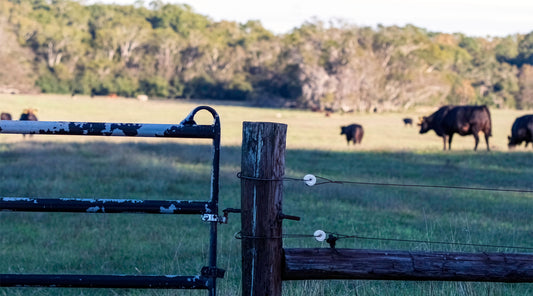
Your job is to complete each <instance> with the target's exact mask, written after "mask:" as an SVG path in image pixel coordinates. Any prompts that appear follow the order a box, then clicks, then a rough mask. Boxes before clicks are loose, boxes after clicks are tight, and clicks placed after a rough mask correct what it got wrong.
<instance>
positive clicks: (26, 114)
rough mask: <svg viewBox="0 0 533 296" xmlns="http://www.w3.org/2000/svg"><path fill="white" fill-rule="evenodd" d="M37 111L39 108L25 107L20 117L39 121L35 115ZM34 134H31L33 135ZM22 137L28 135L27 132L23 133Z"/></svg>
mask: <svg viewBox="0 0 533 296" xmlns="http://www.w3.org/2000/svg"><path fill="white" fill-rule="evenodd" d="M36 112H37V110H35V109H31V108H28V109H24V111H22V114H20V119H19V120H30V121H37V120H38V119H37V116H36V115H35V113H36ZM31 136H32V135H30V137H31ZM22 137H24V138H25V137H26V134H22Z"/></svg>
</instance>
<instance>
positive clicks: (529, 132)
mask: <svg viewBox="0 0 533 296" xmlns="http://www.w3.org/2000/svg"><path fill="white" fill-rule="evenodd" d="M36 112H37V110H35V109H31V108H28V109H24V110H23V111H22V114H21V115H20V118H19V120H33V121H37V120H38V119H37V116H36ZM0 119H1V120H12V117H11V114H10V113H7V112H2V113H1V114H0ZM402 120H403V123H404V125H406V126H407V125H412V124H413V120H412V119H411V118H403V119H402ZM418 126H420V134H425V133H427V132H428V131H430V130H433V131H435V133H436V134H437V136H439V137H441V138H442V144H443V149H444V150H446V143H448V150H451V148H452V138H453V135H454V134H456V133H457V134H459V135H461V136H466V135H473V136H474V140H475V145H474V150H477V146H478V144H479V133H480V132H483V134H484V138H485V143H486V145H487V151H490V146H489V137H491V136H492V121H491V117H490V111H489V109H488V108H487V106H450V105H448V106H443V107H440V108H439V109H438V110H437V111H435V112H434V113H433V114H431V115H429V116H424V117H422V118H420V121H419V123H418ZM341 135H345V136H346V142H347V143H348V145H349V144H350V141H351V142H353V144H354V145H355V144H361V142H362V140H363V135H364V129H363V126H361V125H360V124H355V123H354V124H350V125H347V126H341ZM507 138H508V140H509V142H508V146H509V148H513V147H515V146H516V145H521V144H522V142H525V143H526V147H527V145H528V144H529V143H532V144H531V146H532V147H533V114H532V115H524V116H522V117H518V118H516V120H515V121H514V123H513V125H512V127H511V135H510V136H508V137H507Z"/></svg>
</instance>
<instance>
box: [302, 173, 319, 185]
mask: <svg viewBox="0 0 533 296" xmlns="http://www.w3.org/2000/svg"><path fill="white" fill-rule="evenodd" d="M304 182H305V185H307V186H313V185H315V184H316V177H315V176H314V175H311V174H308V175H305V176H304Z"/></svg>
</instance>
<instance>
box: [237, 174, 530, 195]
mask: <svg viewBox="0 0 533 296" xmlns="http://www.w3.org/2000/svg"><path fill="white" fill-rule="evenodd" d="M315 177H316V178H317V179H321V180H324V181H323V182H318V183H315V184H314V185H315V186H316V185H324V184H355V185H369V186H394V187H415V188H439V189H458V190H477V191H494V192H515V193H533V190H527V189H500V188H488V187H468V186H447V185H422V184H399V183H380V182H360V181H342V180H331V179H328V178H325V177H321V176H315ZM237 178H240V179H247V180H255V181H300V182H306V181H309V180H306V179H303V178H290V177H281V178H279V179H263V178H256V177H249V176H243V175H242V173H241V172H239V173H237Z"/></svg>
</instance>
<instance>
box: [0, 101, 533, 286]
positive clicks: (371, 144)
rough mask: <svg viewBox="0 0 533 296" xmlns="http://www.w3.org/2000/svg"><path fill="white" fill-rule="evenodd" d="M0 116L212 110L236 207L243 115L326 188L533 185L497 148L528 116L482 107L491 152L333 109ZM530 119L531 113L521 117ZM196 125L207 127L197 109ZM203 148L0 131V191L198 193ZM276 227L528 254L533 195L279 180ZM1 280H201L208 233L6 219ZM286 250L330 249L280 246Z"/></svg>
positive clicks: (65, 218) (205, 185) (172, 226)
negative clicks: (55, 276)
mask: <svg viewBox="0 0 533 296" xmlns="http://www.w3.org/2000/svg"><path fill="white" fill-rule="evenodd" d="M0 102H1V104H0V111H2V112H10V113H12V115H13V117H14V118H15V117H18V115H19V114H20V112H21V111H22V109H24V108H28V107H32V108H36V109H38V110H39V113H38V117H39V119H40V120H46V121H98V122H131V123H178V122H180V121H181V120H182V119H183V118H184V117H185V116H186V115H187V114H188V113H189V112H190V111H191V110H192V109H193V108H194V107H196V106H198V105H204V104H208V105H210V106H212V107H214V108H215V109H216V110H217V112H218V113H219V114H220V118H221V123H222V145H223V147H222V151H221V175H220V177H221V184H220V208H221V209H224V208H228V207H233V208H239V207H240V181H239V179H238V178H237V177H236V174H237V173H238V172H239V171H240V155H241V150H240V144H241V131H242V122H243V121H270V122H282V123H286V124H288V134H287V155H286V176H287V177H291V178H302V177H303V176H304V175H306V174H314V175H317V176H322V177H326V178H329V179H333V180H345V181H362V182H379V183H402V184H425V185H446V186H468V187H485V188H500V189H523V190H533V182H532V181H533V149H531V147H529V149H526V148H524V147H518V148H517V149H514V150H513V151H509V150H508V148H507V135H508V134H509V133H510V127H511V124H512V122H513V121H514V119H515V118H516V117H518V116H520V115H523V114H526V113H527V112H524V111H515V110H491V112H492V120H493V137H492V138H491V149H492V150H493V151H492V152H487V151H486V150H485V144H484V143H483V142H482V143H480V147H479V149H478V150H479V151H478V152H473V151H472V149H473V145H474V144H473V142H474V140H473V137H472V136H468V137H459V136H455V138H454V142H453V145H452V147H453V148H452V149H453V150H452V151H447V152H443V151H442V150H441V149H442V141H441V139H440V138H438V137H437V136H436V135H435V134H434V133H433V132H430V133H428V134H425V135H420V134H419V133H418V129H417V128H416V127H404V126H403V123H402V121H401V119H402V118H403V117H406V116H409V117H413V118H414V119H415V121H416V118H418V117H419V116H422V115H429V114H430V113H431V112H433V111H434V110H435V109H436V108H435V109H431V108H429V109H428V108H425V109H423V110H422V109H421V110H416V111H410V112H406V113H385V114H357V113H355V114H349V115H347V114H345V115H340V114H333V115H332V116H330V117H326V116H324V114H322V113H311V112H305V111H297V110H277V109H260V108H250V107H246V106H242V105H237V104H235V105H232V104H222V103H221V102H198V101H150V102H144V103H143V102H139V101H136V100H131V99H130V100H128V99H109V98H94V99H91V98H88V97H75V98H71V97H70V96H46V95H39V96H10V95H9V96H7V95H4V96H2V95H0ZM529 113H531V112H529ZM198 118H199V121H200V122H199V123H204V124H210V123H211V119H210V115H209V114H208V113H207V112H202V113H199V114H198ZM350 123H360V124H362V125H363V126H364V128H365V136H364V139H363V143H362V145H361V146H356V147H354V146H353V145H350V146H348V145H346V141H345V138H344V137H343V136H341V135H340V134H339V133H340V126H341V125H347V124H350ZM210 151H211V145H210V141H208V140H195V139H148V138H139V139H135V138H103V137H76V136H70V137H67V136H46V135H42V136H41V135H37V136H34V137H32V138H26V139H25V140H23V138H22V136H21V135H0V165H1V167H2V170H1V171H0V180H1V182H0V192H1V193H0V195H1V196H2V197H43V198H44V197H50V198H56V197H76V198H135V199H164V200H167V199H200V200H203V199H207V198H208V197H209V182H210V180H209V174H210V169H211V167H210V158H211V153H210ZM284 185H285V196H284V205H283V207H284V212H285V213H286V214H290V215H296V216H300V217H301V218H302V220H301V221H299V222H296V221H287V220H285V223H284V233H286V234H312V233H313V232H314V231H315V230H317V229H322V230H325V231H330V232H337V233H341V234H346V235H359V236H367V237H382V238H398V239H413V240H427V241H447V242H457V243H475V244H491V245H505V246H527V247H533V222H532V219H531V217H532V215H531V213H532V212H533V194H532V193H509V192H495V191H465V190H452V189H427V188H404V187H384V186H363V185H355V184H344V185H340V184H327V185H320V186H314V187H307V186H305V185H304V184H303V183H301V182H294V181H287V182H285V184H284ZM0 225H1V227H0V246H1V247H0V273H45V272H46V273H80V274H180V275H195V274H198V273H199V271H200V268H201V267H202V266H204V265H205V264H206V263H207V251H208V248H207V244H208V241H209V235H208V233H209V231H208V225H206V224H204V223H202V222H201V221H200V217H199V216H196V215H192V216H182V215H180V216H177V215H176V216H161V215H136V214H113V215H100V214H68V213H22V212H0ZM239 229H240V216H239V215H237V214H233V215H230V220H229V223H228V224H227V225H221V226H220V227H219V230H220V232H219V247H218V249H219V253H218V254H219V256H218V261H219V267H220V268H223V269H225V270H226V276H225V278H224V279H219V280H218V288H219V295H240V294H241V293H240V289H241V288H240V285H241V282H240V276H241V270H240V258H241V255H240V241H239V240H237V239H235V238H234V234H235V233H236V232H238V231H239ZM284 246H285V247H329V246H328V245H327V244H325V243H319V242H317V241H315V240H314V239H311V238H286V239H285V240H284ZM337 246H338V247H340V248H373V249H374V248H375V249H397V250H418V251H421V250H424V251H425V250H436V251H437V250H438V251H464V252H483V251H487V252H498V251H502V252H529V253H533V251H531V250H515V249H504V248H481V247H469V246H453V245H435V244H426V243H417V244H413V243H404V242H394V241H388V242H387V241H379V240H355V239H345V240H340V241H338V242H337ZM283 291H284V295H533V284H502V283H469V282H393V281H355V280H354V281H295V282H284V284H283ZM177 294H179V295H207V292H206V291H185V290H180V291H167V290H153V291H148V290H123V289H113V290H96V289H59V288H56V289H54V288H37V289H34V288H1V289H0V295H177Z"/></svg>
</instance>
